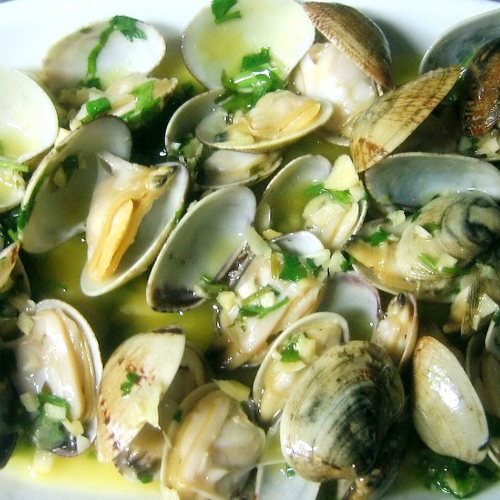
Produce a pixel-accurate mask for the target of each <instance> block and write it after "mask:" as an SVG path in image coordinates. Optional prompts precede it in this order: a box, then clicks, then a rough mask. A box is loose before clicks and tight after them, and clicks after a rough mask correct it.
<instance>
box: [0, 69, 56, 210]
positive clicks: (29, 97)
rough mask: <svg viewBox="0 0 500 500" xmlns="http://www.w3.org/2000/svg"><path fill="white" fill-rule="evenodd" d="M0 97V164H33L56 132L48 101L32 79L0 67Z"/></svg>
mask: <svg viewBox="0 0 500 500" xmlns="http://www.w3.org/2000/svg"><path fill="white" fill-rule="evenodd" d="M0 96H1V97H0V112H1V116H2V120H1V122H0V160H2V161H5V160H7V161H11V162H16V163H28V162H30V161H35V159H36V157H38V156H40V155H41V154H42V153H44V152H46V151H47V150H49V149H50V148H51V147H52V145H53V144H54V142H55V140H56V137H57V133H58V131H59V125H58V118H57V112H56V108H55V106H54V104H53V102H52V100H51V99H50V97H49V96H48V94H47V93H46V92H45V91H44V90H43V89H42V87H41V86H40V85H38V83H36V82H35V81H34V80H33V79H32V78H30V77H29V76H27V75H25V74H23V73H21V72H19V71H16V70H14V69H11V68H8V67H5V66H0ZM0 166H1V163H0ZM16 200H17V198H16ZM18 201H19V200H18ZM12 206H14V205H12Z"/></svg>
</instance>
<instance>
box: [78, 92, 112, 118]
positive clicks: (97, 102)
mask: <svg viewBox="0 0 500 500" xmlns="http://www.w3.org/2000/svg"><path fill="white" fill-rule="evenodd" d="M85 109H86V110H87V116H86V117H85V118H83V119H82V122H83V123H88V122H90V121H92V120H93V119H94V118H97V117H98V116H99V115H102V114H104V113H107V112H108V111H109V110H110V109H111V102H109V99H108V98H107V97H99V99H94V100H93V101H88V102H87V103H86V104H85Z"/></svg>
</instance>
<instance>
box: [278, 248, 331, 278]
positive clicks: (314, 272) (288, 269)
mask: <svg viewBox="0 0 500 500" xmlns="http://www.w3.org/2000/svg"><path fill="white" fill-rule="evenodd" d="M281 255H282V258H283V262H282V267H281V270H280V273H279V277H280V279H282V280H285V281H293V282H297V281H299V280H301V279H304V278H307V277H309V276H312V277H314V278H317V277H318V275H319V273H320V271H321V266H318V265H317V264H316V263H315V262H314V260H313V259H311V258H306V259H301V258H300V257H299V256H298V255H294V254H291V253H288V252H281Z"/></svg>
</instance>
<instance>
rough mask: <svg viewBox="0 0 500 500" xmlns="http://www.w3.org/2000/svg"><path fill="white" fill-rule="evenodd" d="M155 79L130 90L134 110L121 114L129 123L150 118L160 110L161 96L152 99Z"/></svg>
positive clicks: (145, 120)
mask: <svg viewBox="0 0 500 500" xmlns="http://www.w3.org/2000/svg"><path fill="white" fill-rule="evenodd" d="M154 83H155V81H154V80H148V81H146V82H144V83H143V84H142V85H139V86H138V87H136V88H135V89H133V90H132V92H131V95H132V96H133V97H134V99H135V101H136V107H135V109H134V110H132V111H129V112H128V113H126V114H124V115H122V116H121V118H122V119H124V120H125V121H126V122H128V123H129V124H131V125H133V124H136V123H140V122H147V121H149V120H152V119H153V118H155V117H156V116H158V114H159V113H160V111H161V106H160V105H161V97H157V98H156V99H153V86H154Z"/></svg>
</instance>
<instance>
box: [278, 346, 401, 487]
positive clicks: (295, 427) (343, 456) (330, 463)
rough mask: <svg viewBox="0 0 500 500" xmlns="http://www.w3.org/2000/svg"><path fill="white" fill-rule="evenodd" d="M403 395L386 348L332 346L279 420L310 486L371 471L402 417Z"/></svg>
mask: <svg viewBox="0 0 500 500" xmlns="http://www.w3.org/2000/svg"><path fill="white" fill-rule="evenodd" d="M403 404H404V390H403V385H402V382H401V378H400V376H399V374H398V372H397V369H396V367H395V365H394V364H393V363H392V361H391V359H390V358H389V356H388V354H387V353H386V352H385V351H384V349H383V348H381V347H379V346H378V345H376V344H373V343H370V342H366V341H351V342H348V343H346V344H342V345H338V346H334V347H332V348H331V349H329V350H328V351H327V352H325V353H324V354H323V355H322V356H321V357H320V358H318V360H317V361H316V362H315V363H314V364H313V366H312V367H311V368H310V369H309V371H308V372H307V373H306V374H305V375H304V377H303V378H302V379H301V380H300V381H299V382H298V383H297V385H296V387H295V389H294V390H293V391H292V393H291V395H290V398H289V399H288V401H287V402H286V404H285V407H284V409H283V414H282V417H281V428H280V435H281V447H282V451H283V454H284V456H285V458H286V459H287V461H288V463H289V464H290V465H291V467H292V468H293V469H294V470H295V471H296V472H297V473H298V474H300V475H302V476H304V477H305V478H307V479H310V480H312V481H324V480H328V479H332V478H335V479H341V478H350V477H356V476H359V475H361V474H364V473H366V472H368V471H369V470H370V468H371V467H372V465H373V463H374V461H375V459H376V457H377V454H378V450H379V447H380V443H381V441H382V440H383V439H384V437H385V435H386V433H387V430H388V429H389V427H390V426H391V425H392V424H393V422H394V421H395V419H396V418H397V417H398V415H399V414H400V413H401V411H402V408H403Z"/></svg>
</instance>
